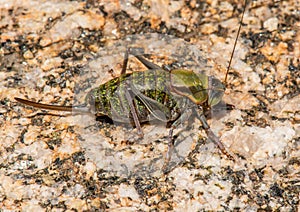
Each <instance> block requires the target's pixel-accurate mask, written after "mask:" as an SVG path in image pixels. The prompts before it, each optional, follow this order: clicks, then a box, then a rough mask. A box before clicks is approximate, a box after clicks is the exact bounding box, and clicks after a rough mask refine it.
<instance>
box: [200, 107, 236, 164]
mask: <svg viewBox="0 0 300 212" xmlns="http://www.w3.org/2000/svg"><path fill="white" fill-rule="evenodd" d="M199 109H200V111H199V113H197V117H198V118H199V120H200V121H201V123H202V125H203V128H204V130H205V132H206V135H207V138H208V140H210V141H212V142H213V143H214V144H215V145H216V146H217V147H218V148H219V149H220V150H221V152H222V153H223V154H224V155H226V156H227V157H228V158H230V159H232V160H234V161H235V160H236V157H234V156H233V155H231V154H229V152H228V151H227V150H226V147H225V146H224V144H223V143H222V142H221V141H220V139H219V138H218V137H217V136H216V135H215V134H214V133H213V131H212V130H211V129H210V126H209V125H208V123H207V121H206V118H205V116H204V113H203V109H202V107H200V106H199Z"/></svg>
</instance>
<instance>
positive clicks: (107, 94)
mask: <svg viewBox="0 0 300 212" xmlns="http://www.w3.org/2000/svg"><path fill="white" fill-rule="evenodd" d="M244 12H245V8H244V11H243V13H242V18H241V22H242V19H243V15H244ZM240 28H241V25H240V27H239V30H238V34H239V32H240ZM237 38H238V36H237V37H236V40H235V43H234V47H233V51H232V55H231V59H230V61H229V66H228V69H227V73H226V78H225V82H226V80H227V75H228V71H229V68H230V64H231V60H232V57H233V53H234V50H235V46H236V42H237ZM129 54H132V55H133V56H135V58H137V59H138V60H139V61H140V62H141V63H142V64H143V65H144V66H146V67H147V68H148V70H147V71H143V72H133V73H126V69H127V64H128V57H129ZM224 91H225V85H224V84H223V83H222V82H221V81H220V80H218V79H217V78H215V77H214V76H207V75H205V74H202V73H195V72H193V71H192V70H186V69H180V68H178V69H169V68H166V69H163V68H161V67H160V66H158V65H156V64H154V63H152V62H150V61H148V60H147V59H145V57H144V56H143V51H141V49H139V48H128V49H127V51H126V52H125V56H124V61H123V66H122V70H121V74H120V76H119V77H117V78H114V79H111V80H110V81H108V82H106V83H104V84H101V85H100V86H98V87H96V88H94V89H92V90H91V91H90V92H89V93H88V94H87V95H86V99H85V105H83V106H57V105H49V104H42V103H37V102H33V101H29V100H25V99H21V98H15V100H17V101H18V102H21V103H23V104H27V105H30V106H33V107H37V108H42V109H48V110H59V111H75V112H79V113H92V114H94V115H95V116H97V117H99V116H106V117H109V118H110V119H112V120H113V121H116V122H121V123H129V124H132V125H134V126H135V127H136V128H137V130H138V133H139V135H140V137H143V132H142V128H141V123H144V122H149V121H151V120H153V119H156V120H159V121H161V122H165V123H171V127H170V131H169V136H168V138H169V142H168V151H167V153H166V157H165V164H164V169H165V168H166V165H167V164H168V162H169V161H170V158H171V154H172V151H173V149H174V139H173V130H174V129H175V128H176V127H178V126H179V124H181V123H183V122H185V121H186V120H188V119H189V117H190V116H191V114H192V113H193V112H196V114H197V117H198V118H199V120H200V121H201V122H202V125H203V128H204V129H205V131H206V134H207V136H208V139H209V140H210V141H212V142H214V143H215V144H216V146H217V147H218V148H219V149H220V151H221V152H222V153H224V154H225V155H227V156H228V157H230V158H233V156H232V155H231V154H229V153H228V151H227V150H226V148H225V146H224V145H223V143H222V142H221V141H220V140H219V138H218V137H217V136H216V135H215V134H214V133H213V132H212V130H211V129H210V126H209V125H208V123H207V121H206V118H205V112H206V111H208V110H210V109H211V107H214V106H215V105H217V104H218V103H219V102H220V101H221V100H222V97H223V94H224Z"/></svg>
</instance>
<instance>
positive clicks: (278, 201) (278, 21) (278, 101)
mask: <svg viewBox="0 0 300 212" xmlns="http://www.w3.org/2000/svg"><path fill="white" fill-rule="evenodd" d="M242 8H243V3H236V2H233V1H218V0H209V1H196V0H192V1H183V0H179V1H169V0H161V1H154V0H145V1H93V0H92V1H83V2H79V1H63V2H59V1H55V0H50V1H34V0H23V1H12V0H0V13H1V19H0V29H1V33H0V42H1V45H0V132H1V133H0V208H1V210H3V211H73V210H77V211H95V210H100V211H117V210H118V211H150V210H154V211H157V210H160V211H167V210H170V211H171V210H172V211H276V210H281V211H298V210H299V207H300V206H299V205H300V203H299V198H300V196H299V193H300V187H299V182H300V181H299V179H300V174H299V164H300V107H299V105H300V98H299V96H300V95H299V94H300V87H299V85H300V74H299V73H300V64H299V58H300V30H299V29H300V20H299V15H300V14H299V11H300V4H299V2H298V1H293V0H287V1H252V2H248V5H247V9H246V13H245V16H244V20H243V23H244V24H243V25H242V28H241V34H240V37H239V39H238V41H237V46H236V51H235V53H234V56H233V61H232V64H231V68H230V72H229V75H228V79H227V82H226V87H227V89H226V91H225V95H224V98H223V100H224V102H226V103H228V104H232V105H234V106H235V108H233V109H232V110H230V111H226V110H225V109H223V107H224V105H220V106H218V107H217V108H216V109H215V110H212V111H211V112H210V114H206V115H207V117H208V123H209V124H210V126H211V128H212V130H213V131H214V133H215V134H216V135H217V136H218V137H219V138H220V140H221V141H222V142H223V143H224V145H225V146H226V148H227V150H228V151H229V152H230V153H231V154H233V155H234V156H235V161H234V160H231V159H229V158H227V157H226V156H225V155H223V154H222V153H221V152H220V151H219V149H218V148H217V147H215V145H214V144H213V143H211V142H209V141H207V136H206V134H205V131H204V130H203V128H202V127H201V122H200V121H199V120H197V119H194V118H192V119H191V120H190V121H189V122H186V123H183V124H182V125H181V126H179V127H178V129H176V130H175V131H174V135H175V136H174V137H175V141H176V143H175V150H176V151H174V153H173V154H172V159H171V161H170V163H169V164H168V168H169V170H168V172H167V173H163V170H162V167H163V165H164V158H165V154H166V151H167V148H168V139H167V136H168V131H169V129H168V128H167V126H165V125H164V124H160V123H157V122H152V121H151V122H150V123H148V124H144V125H142V129H143V133H144V138H143V139H139V137H138V135H137V130H136V129H134V128H132V127H131V126H124V125H114V124H113V123H110V122H109V121H107V120H98V119H99V118H98V119H97V120H95V117H93V116H92V115H88V114H85V115H84V114H80V115H78V114H76V113H75V112H71V113H67V112H66V113H65V112H58V111H47V110H40V109H36V108H32V107H29V106H25V105H23V104H20V103H17V102H16V101H15V100H14V97H21V98H26V99H30V100H33V101H37V102H43V103H48V104H55V105H71V104H73V102H75V103H74V104H79V103H83V102H84V98H85V95H86V94H87V92H88V91H89V90H90V89H91V88H94V87H96V86H97V85H99V84H102V83H105V82H107V81H108V80H110V79H112V78H114V77H117V76H119V74H120V70H121V69H122V62H123V56H124V52H125V51H126V48H127V47H128V46H130V47H143V48H144V50H145V53H147V54H149V55H147V57H148V58H149V60H151V61H153V62H155V63H156V64H159V65H163V64H168V65H169V66H170V67H176V66H177V65H178V64H179V65H182V66H183V67H185V68H190V69H192V70H194V71H195V72H197V73H199V72H200V71H205V72H206V73H207V74H209V75H214V76H216V77H217V78H218V79H220V80H221V81H224V79H225V74H226V69H227V65H228V61H229V59H230V55H231V52H232V48H233V43H234V40H235V38H236V33H237V29H238V26H239V19H240V15H241V11H242ZM144 70H146V68H145V67H143V66H142V65H141V64H140V63H139V62H137V61H136V60H135V59H134V58H133V57H130V58H129V66H128V71H129V72H132V71H144Z"/></svg>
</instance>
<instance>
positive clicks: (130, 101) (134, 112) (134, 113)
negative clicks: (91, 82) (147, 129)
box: [121, 49, 144, 138]
mask: <svg viewBox="0 0 300 212" xmlns="http://www.w3.org/2000/svg"><path fill="white" fill-rule="evenodd" d="M128 55H129V49H127V50H126V52H125V55H124V60H123V66H122V70H121V75H123V74H125V73H126V70H127V65H128ZM124 89H125V98H126V100H127V102H128V104H129V108H130V112H131V115H132V118H133V121H134V124H135V127H136V128H137V131H138V134H139V137H140V138H143V137H144V134H143V131H142V127H141V124H140V121H139V118H138V113H137V110H136V107H135V105H134V101H133V98H132V96H131V94H130V92H129V85H128V83H127V82H126V81H125V86H124Z"/></svg>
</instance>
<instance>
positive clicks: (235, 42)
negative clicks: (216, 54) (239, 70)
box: [224, 0, 247, 85]
mask: <svg viewBox="0 0 300 212" xmlns="http://www.w3.org/2000/svg"><path fill="white" fill-rule="evenodd" d="M246 7H247V0H245V6H244V9H243V13H242V17H241V20H240V26H239V29H238V32H237V36H236V38H235V41H234V45H233V50H232V52H231V56H230V60H229V64H228V67H227V72H226V76H225V80H224V84H225V85H226V82H227V76H228V73H229V69H230V66H231V62H232V58H233V54H234V52H235V47H236V44H237V41H238V38H239V35H240V31H241V28H242V23H243V19H244V14H245V11H246Z"/></svg>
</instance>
